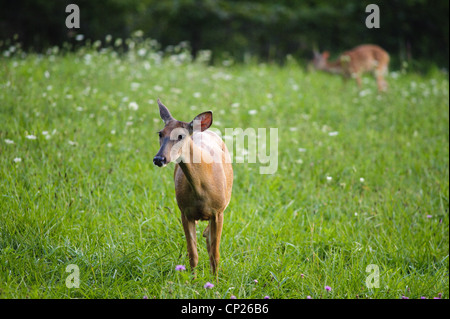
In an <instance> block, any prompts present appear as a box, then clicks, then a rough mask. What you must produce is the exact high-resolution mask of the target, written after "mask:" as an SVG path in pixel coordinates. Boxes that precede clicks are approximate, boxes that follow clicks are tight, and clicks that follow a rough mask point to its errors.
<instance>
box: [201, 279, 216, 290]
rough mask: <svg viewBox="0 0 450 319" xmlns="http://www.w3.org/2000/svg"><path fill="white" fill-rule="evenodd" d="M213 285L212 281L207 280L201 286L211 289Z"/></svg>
mask: <svg viewBox="0 0 450 319" xmlns="http://www.w3.org/2000/svg"><path fill="white" fill-rule="evenodd" d="M213 287H214V285H213V284H212V283H210V282H209V281H208V282H207V283H206V284H205V285H204V286H203V288H205V289H211V288H213Z"/></svg>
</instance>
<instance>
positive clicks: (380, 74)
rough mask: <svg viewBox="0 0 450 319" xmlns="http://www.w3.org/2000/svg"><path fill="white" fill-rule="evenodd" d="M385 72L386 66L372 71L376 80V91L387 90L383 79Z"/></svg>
mask: <svg viewBox="0 0 450 319" xmlns="http://www.w3.org/2000/svg"><path fill="white" fill-rule="evenodd" d="M386 74H387V68H386V67H383V68H377V69H375V71H374V75H375V79H376V80H377V86H378V92H382V91H387V87H388V85H387V82H386V80H385V79H384V75H386Z"/></svg>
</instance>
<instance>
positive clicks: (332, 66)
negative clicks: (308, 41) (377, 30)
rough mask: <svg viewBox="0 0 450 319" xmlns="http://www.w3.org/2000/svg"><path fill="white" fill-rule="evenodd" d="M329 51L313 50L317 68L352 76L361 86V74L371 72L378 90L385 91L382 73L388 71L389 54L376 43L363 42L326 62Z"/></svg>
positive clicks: (385, 86) (345, 76)
mask: <svg viewBox="0 0 450 319" xmlns="http://www.w3.org/2000/svg"><path fill="white" fill-rule="evenodd" d="M329 57H330V53H329V52H328V51H325V52H323V53H319V52H317V51H314V60H313V65H314V67H315V68H316V69H317V70H323V71H327V72H330V73H336V74H341V75H343V76H344V78H345V79H347V78H349V77H354V78H355V79H356V83H357V84H358V86H359V87H360V88H361V75H362V74H363V73H365V72H373V73H374V75H375V78H376V80H377V85H378V91H379V92H381V91H386V90H387V83H386V81H385V80H384V77H383V76H384V75H385V74H387V72H388V66H389V54H388V53H387V52H386V51H385V50H383V49H382V48H380V47H379V46H377V45H372V44H364V45H360V46H357V47H356V48H353V49H352V50H350V51H346V52H344V53H342V54H341V55H340V56H339V58H338V59H337V60H335V61H333V62H328V58H329Z"/></svg>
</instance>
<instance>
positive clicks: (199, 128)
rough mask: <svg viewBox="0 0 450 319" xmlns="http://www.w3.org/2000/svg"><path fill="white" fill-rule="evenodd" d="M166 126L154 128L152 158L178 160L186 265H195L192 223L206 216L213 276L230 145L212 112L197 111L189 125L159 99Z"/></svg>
mask: <svg viewBox="0 0 450 319" xmlns="http://www.w3.org/2000/svg"><path fill="white" fill-rule="evenodd" d="M158 105H159V114H160V116H161V119H162V120H163V121H164V124H165V126H164V128H163V129H162V130H161V131H159V132H158V134H159V144H160V146H161V148H160V149H159V151H158V153H157V154H156V156H155V157H154V159H153V163H154V164H155V165H157V166H159V167H162V166H166V165H167V164H168V163H170V162H176V164H175V172H174V181H175V194H176V199H177V203H178V207H179V208H180V211H181V222H182V224H183V229H184V233H185V235H186V242H187V251H188V256H189V263H190V265H191V268H192V270H194V269H195V267H196V266H197V263H198V253H197V236H196V230H195V225H196V221H198V220H209V224H208V226H207V227H206V229H205V231H204V232H203V237H206V247H207V250H208V255H209V260H210V265H211V270H212V272H213V273H214V274H215V275H217V271H218V265H219V244H220V237H221V234H222V225H223V212H224V210H225V209H226V208H227V206H228V204H229V202H230V198H231V188H232V186H233V168H232V166H231V158H230V154H229V153H228V149H227V147H226V145H225V143H224V142H223V140H222V139H221V138H220V137H219V136H218V135H217V134H215V133H214V132H212V131H207V129H208V128H209V127H210V126H211V124H212V112H211V111H207V112H203V113H201V114H199V115H197V116H196V117H195V118H194V120H193V121H191V122H190V123H186V122H181V121H177V120H176V119H174V118H173V117H172V115H171V114H170V112H169V110H168V109H167V107H166V106H164V104H162V103H161V101H160V100H159V99H158Z"/></svg>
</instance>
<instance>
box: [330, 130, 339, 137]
mask: <svg viewBox="0 0 450 319" xmlns="http://www.w3.org/2000/svg"><path fill="white" fill-rule="evenodd" d="M338 134H339V132H336V131H335V132H330V133H328V136H336V135H338Z"/></svg>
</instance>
